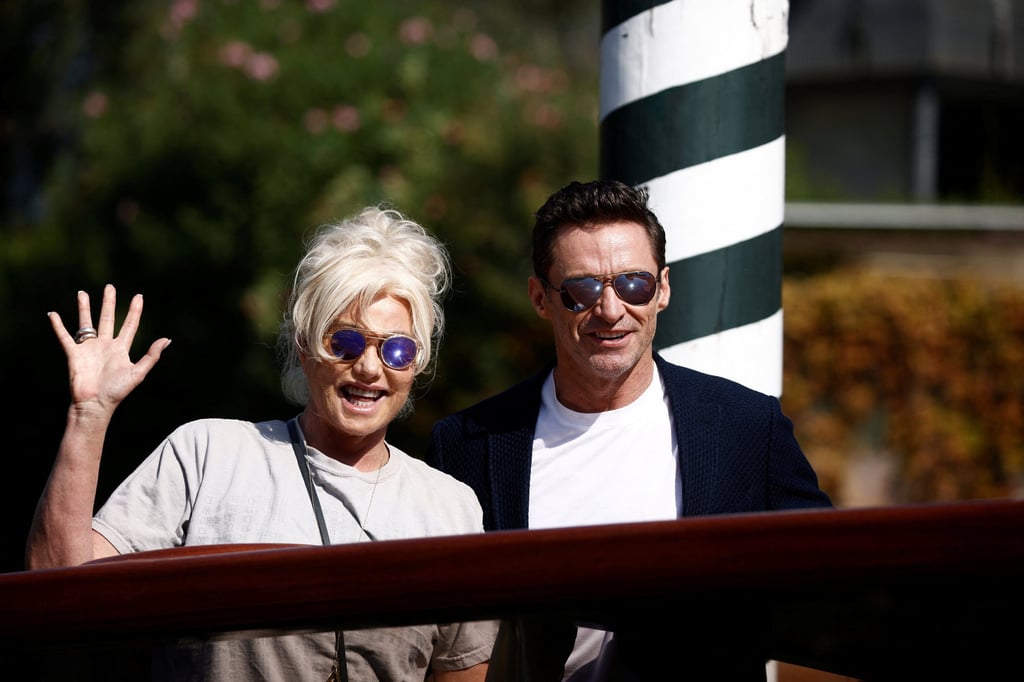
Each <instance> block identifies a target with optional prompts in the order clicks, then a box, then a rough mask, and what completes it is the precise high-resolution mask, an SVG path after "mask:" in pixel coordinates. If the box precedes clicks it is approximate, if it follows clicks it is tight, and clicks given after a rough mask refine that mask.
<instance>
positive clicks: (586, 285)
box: [540, 271, 658, 313]
mask: <svg viewBox="0 0 1024 682" xmlns="http://www.w3.org/2000/svg"><path fill="white" fill-rule="evenodd" d="M540 281H541V282H543V283H544V286H546V287H548V288H550V289H551V290H553V291H557V292H558V293H559V294H561V296H562V305H564V306H565V307H566V309H567V310H570V311H572V312H574V313H582V312H583V311H585V310H590V309H591V308H593V307H594V306H595V305H596V304H597V302H598V301H599V300H601V294H602V293H603V292H604V288H605V287H606V286H608V285H609V284H611V286H612V291H614V292H615V295H616V296H618V297H619V299H621V300H622V301H623V302H624V303H628V304H630V305H647V304H648V303H650V302H651V299H652V298H654V293H655V292H656V291H657V290H658V278H657V277H655V276H654V275H652V274H651V273H649V272H643V271H638V272H619V273H614V274H611V275H594V276H592V277H572V278H570V279H567V280H565V281H563V282H562V287H561V288H558V287H556V286H554V285H552V284H551V283H550V282H548V281H547V280H545V279H544V278H540Z"/></svg>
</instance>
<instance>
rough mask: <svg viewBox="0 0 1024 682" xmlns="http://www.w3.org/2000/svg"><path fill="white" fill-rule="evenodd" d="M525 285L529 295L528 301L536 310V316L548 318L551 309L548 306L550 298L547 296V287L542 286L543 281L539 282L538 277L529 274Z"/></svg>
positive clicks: (549, 317)
mask: <svg viewBox="0 0 1024 682" xmlns="http://www.w3.org/2000/svg"><path fill="white" fill-rule="evenodd" d="M526 286H527V291H528V293H529V295H530V303H532V304H533V309H534V310H536V311H537V316H538V317H542V318H544V319H545V320H550V319H551V310H550V309H549V308H548V304H549V303H550V300H549V298H548V288H547V287H546V286H544V282H541V281H540V278H539V277H537V276H536V275H531V276H530V279H529V280H528V281H527V285H526Z"/></svg>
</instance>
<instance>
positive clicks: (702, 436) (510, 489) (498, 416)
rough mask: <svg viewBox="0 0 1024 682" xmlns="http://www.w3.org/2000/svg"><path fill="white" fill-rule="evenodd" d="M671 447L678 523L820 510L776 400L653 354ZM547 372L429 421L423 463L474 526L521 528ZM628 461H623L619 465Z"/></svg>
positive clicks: (823, 503)
mask: <svg viewBox="0 0 1024 682" xmlns="http://www.w3.org/2000/svg"><path fill="white" fill-rule="evenodd" d="M654 359H655V362H656V363H657V366H658V369H659V371H660V372H661V375H662V377H664V381H665V390H666V392H667V393H668V399H669V405H670V406H671V410H672V420H673V423H674V425H675V429H676V439H677V443H678V444H679V460H680V461H679V468H680V472H681V476H682V505H681V507H682V513H681V516H706V515H711V514H730V513H741V512H756V511H773V510H782V509H807V508H814V507H830V506H831V505H832V503H831V501H830V499H829V497H828V495H827V494H826V493H825V492H824V491H822V490H821V489H820V488H819V487H818V478H817V475H816V474H815V473H814V470H813V468H812V467H811V465H810V463H809V462H808V461H807V458H806V457H805V456H804V453H803V450H801V448H800V445H799V443H798V442H797V440H796V437H795V436H794V434H793V424H792V422H791V421H790V420H789V418H788V417H786V415H785V414H783V412H782V408H781V406H780V404H779V401H778V399H777V398H775V397H774V396H769V395H766V394H764V393H760V392H758V391H755V390H753V389H750V388H748V387H746V386H743V385H742V384H739V383H737V382H734V381H731V380H729V379H724V378H722V377H717V376H713V375H710V374H704V373H702V372H698V371H695V370H692V369H688V368H686V367H681V366H679V365H674V364H672V363H670V362H668V361H667V360H665V359H664V358H662V357H661V356H660V355H658V354H657V353H655V356H654ZM550 371H551V367H550V366H549V367H547V368H545V369H544V370H542V371H541V372H538V373H537V374H535V375H534V376H532V377H530V378H529V379H527V380H526V381H523V382H521V383H519V384H516V385H515V386H512V387H511V388H509V389H507V390H505V391H503V392H502V393H499V394H498V395H495V396H492V397H490V398H487V399H485V400H483V401H481V402H479V403H477V404H475V405H472V406H470V407H468V408H466V409H464V410H461V411H459V412H457V413H455V414H452V415H450V416H448V417H446V418H444V419H441V420H440V421H438V422H437V423H436V424H435V425H434V428H433V431H432V433H431V437H430V445H429V448H428V450H427V456H426V461H427V463H428V464H430V465H432V466H434V467H436V468H438V469H441V470H442V471H446V472H448V473H449V474H451V475H452V476H454V477H455V478H457V479H459V480H461V481H463V482H465V483H466V484H468V485H469V486H470V487H472V488H473V490H474V491H476V494H477V497H478V498H479V500H480V505H481V506H482V507H483V511H484V527H485V528H486V529H487V530H489V531H491V530H514V529H523V528H527V527H528V525H529V501H530V464H531V460H532V458H533V435H534V429H535V427H536V424H537V415H538V413H539V412H540V402H541V387H542V385H543V383H544V380H545V378H546V377H547V375H548V373H549V372H550ZM629 457H630V453H629V452H623V453H622V458H623V461H626V462H628V460H629Z"/></svg>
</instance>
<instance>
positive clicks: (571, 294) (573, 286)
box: [562, 277, 604, 313]
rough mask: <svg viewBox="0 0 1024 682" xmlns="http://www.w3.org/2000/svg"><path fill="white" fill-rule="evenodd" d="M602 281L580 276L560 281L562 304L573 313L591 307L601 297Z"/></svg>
mask: <svg viewBox="0 0 1024 682" xmlns="http://www.w3.org/2000/svg"><path fill="white" fill-rule="evenodd" d="M602 290H604V283H603V282H602V281H601V280H599V279H598V278H596V277H580V278H579V279H567V280H565V281H564V282H562V305H564V306H565V307H566V308H568V309H569V310H571V311H573V312H574V313H580V312H583V311H584V310H586V309H588V308H590V307H592V306H593V305H594V304H595V303H597V301H598V299H599V298H601V291H602Z"/></svg>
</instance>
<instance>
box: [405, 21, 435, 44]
mask: <svg viewBox="0 0 1024 682" xmlns="http://www.w3.org/2000/svg"><path fill="white" fill-rule="evenodd" d="M432 35H434V25H433V24H431V23H430V20H429V19H427V18H426V17H410V18H409V19H406V20H405V21H403V22H402V25H401V26H399V27H398V39H399V40H401V41H402V43H404V44H406V45H421V44H422V43H425V42H426V41H427V40H428V39H429V38H430V37H431V36H432Z"/></svg>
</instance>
